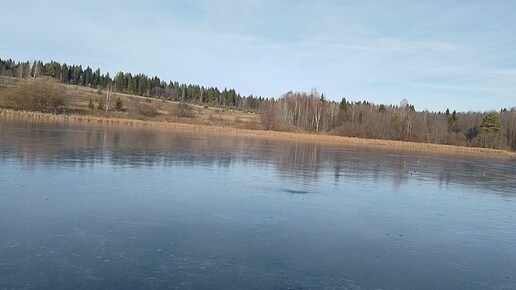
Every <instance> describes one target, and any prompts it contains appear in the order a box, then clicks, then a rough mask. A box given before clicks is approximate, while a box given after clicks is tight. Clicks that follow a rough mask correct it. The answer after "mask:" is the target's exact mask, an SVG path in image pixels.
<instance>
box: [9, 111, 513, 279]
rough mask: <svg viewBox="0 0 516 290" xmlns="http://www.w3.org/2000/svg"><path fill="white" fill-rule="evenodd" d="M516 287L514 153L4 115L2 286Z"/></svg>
mask: <svg viewBox="0 0 516 290" xmlns="http://www.w3.org/2000/svg"><path fill="white" fill-rule="evenodd" d="M99 288H105V289H106V288H107V289H115V288H117V289H144V288H146V289H174V288H178V289H216V288H217V289H516V160H514V159H513V160H504V159H487V158H473V157H464V156H454V155H443V154H436V153H427V154H423V153H416V152H402V151H389V150H386V149H374V148H357V147H349V146H348V147H346V146H340V145H329V144H312V143H306V142H296V141H295V140H293V141H285V140H284V141H281V140H272V139H265V138H259V137H251V136H235V135H226V134H220V133H217V134H214V133H200V132H194V131H177V130H176V131H174V130H161V129H145V128H122V127H116V126H112V127H103V126H100V125H98V126H95V125H86V124H74V125H65V124H54V125H51V124H34V123H27V122H20V121H6V120H1V119H0V289H99Z"/></svg>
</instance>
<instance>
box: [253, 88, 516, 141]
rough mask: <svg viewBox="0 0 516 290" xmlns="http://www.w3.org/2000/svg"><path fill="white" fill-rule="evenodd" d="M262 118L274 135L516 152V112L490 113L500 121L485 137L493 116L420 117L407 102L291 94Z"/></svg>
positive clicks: (271, 104) (268, 104)
mask: <svg viewBox="0 0 516 290" xmlns="http://www.w3.org/2000/svg"><path fill="white" fill-rule="evenodd" d="M260 113H261V121H262V124H263V127H264V128H265V129H269V130H287V131H308V132H315V133H319V132H323V133H326V134H332V135H339V136H348V137H359V138H368V139H381V140H399V141H410V142H421V143H433V144H445V145H456V146H468V147H479V146H482V147H489V148H498V149H509V150H516V108H512V109H509V110H507V109H503V110H501V112H500V113H497V112H490V113H489V114H494V115H495V118H497V119H499V120H500V124H498V125H497V126H495V127H492V129H491V132H482V131H481V126H482V123H483V120H484V117H485V116H487V115H489V114H488V113H479V112H467V113H457V112H455V111H454V112H450V111H449V110H447V111H446V112H444V113H441V112H429V111H426V110H425V111H422V112H418V111H416V110H415V108H414V106H411V105H409V103H408V102H407V100H403V101H402V102H401V103H400V105H399V106H392V105H391V106H385V105H376V104H372V103H369V102H366V101H364V102H348V101H346V100H345V99H343V100H342V101H341V102H340V103H337V102H335V101H328V100H326V99H325V98H324V96H323V95H320V94H319V93H318V92H317V91H316V90H312V91H311V92H310V93H305V92H295V93H294V92H288V93H286V94H285V95H283V96H282V97H281V98H279V99H277V100H269V101H265V102H263V103H262V104H261V110H260ZM490 128H491V127H490Z"/></svg>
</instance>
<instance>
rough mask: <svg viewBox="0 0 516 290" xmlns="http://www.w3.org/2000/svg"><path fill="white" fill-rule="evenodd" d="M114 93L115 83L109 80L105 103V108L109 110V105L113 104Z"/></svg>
mask: <svg viewBox="0 0 516 290" xmlns="http://www.w3.org/2000/svg"><path fill="white" fill-rule="evenodd" d="M113 95H114V93H113V83H112V82H109V83H108V84H107V86H106V102H105V105H104V110H105V111H106V112H107V111H109V105H110V104H111V97H112V96H113Z"/></svg>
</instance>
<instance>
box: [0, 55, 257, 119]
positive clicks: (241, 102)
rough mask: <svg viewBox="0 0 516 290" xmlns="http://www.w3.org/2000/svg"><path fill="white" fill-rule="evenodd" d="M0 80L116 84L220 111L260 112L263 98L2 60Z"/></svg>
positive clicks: (128, 75)
mask: <svg viewBox="0 0 516 290" xmlns="http://www.w3.org/2000/svg"><path fill="white" fill-rule="evenodd" d="M0 76H9V77H17V78H28V77H41V76H49V77H52V78H54V79H57V80H59V81H60V82H61V83H64V84H70V85H77V86H84V87H91V88H96V89H101V90H103V89H105V88H106V87H107V86H108V85H110V84H112V85H113V87H114V90H115V91H116V92H118V93H126V94H132V95H139V96H144V97H151V98H157V99H162V100H169V101H178V102H185V103H193V104H203V105H211V106H218V107H228V108H234V109H241V110H248V111H258V109H259V108H260V104H261V102H263V101H264V100H265V99H264V98H263V97H255V96H253V95H249V96H242V95H240V94H239V93H237V92H236V91H235V89H227V88H224V89H222V90H221V89H219V88H217V87H204V86H200V85H195V84H184V83H179V82H177V81H169V82H168V83H167V82H165V81H163V80H161V79H160V78H159V77H157V76H155V77H148V76H147V75H146V74H143V73H138V74H134V75H133V74H131V73H126V72H119V73H117V74H116V75H115V76H114V77H111V76H110V75H109V73H105V74H104V73H101V71H100V69H99V68H97V69H96V70H93V69H92V68H90V67H89V66H88V67H86V68H83V66H82V65H68V64H66V63H63V64H61V63H59V62H56V61H50V62H47V63H43V62H42V61H33V62H29V61H27V62H16V61H14V60H12V59H7V60H2V59H0Z"/></svg>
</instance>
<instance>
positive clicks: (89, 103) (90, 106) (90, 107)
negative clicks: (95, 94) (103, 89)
mask: <svg viewBox="0 0 516 290" xmlns="http://www.w3.org/2000/svg"><path fill="white" fill-rule="evenodd" d="M94 108H95V105H94V104H93V99H92V98H90V101H89V102H88V109H90V110H93V109H94Z"/></svg>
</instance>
